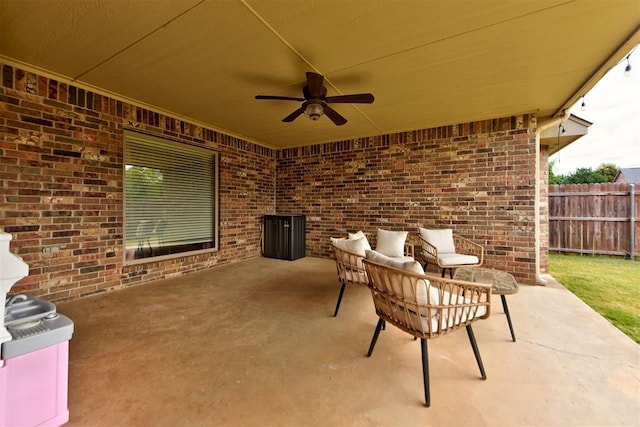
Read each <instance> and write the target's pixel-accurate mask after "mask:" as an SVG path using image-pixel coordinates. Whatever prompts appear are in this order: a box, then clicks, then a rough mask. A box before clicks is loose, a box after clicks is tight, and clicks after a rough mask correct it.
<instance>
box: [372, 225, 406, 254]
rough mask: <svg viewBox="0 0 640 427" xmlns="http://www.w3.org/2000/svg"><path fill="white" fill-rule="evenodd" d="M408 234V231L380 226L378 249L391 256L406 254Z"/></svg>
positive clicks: (377, 241)
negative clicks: (392, 229)
mask: <svg viewBox="0 0 640 427" xmlns="http://www.w3.org/2000/svg"><path fill="white" fill-rule="evenodd" d="M408 234H409V232H408V231H387V230H383V229H382V228H378V239H377V240H376V251H377V252H380V253H381V254H383V255H386V256H390V257H401V256H404V242H405V241H406V240H407V235H408Z"/></svg>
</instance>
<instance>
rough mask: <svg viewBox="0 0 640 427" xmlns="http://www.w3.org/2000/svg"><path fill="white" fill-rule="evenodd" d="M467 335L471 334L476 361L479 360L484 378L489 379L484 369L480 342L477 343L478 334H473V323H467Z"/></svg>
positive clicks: (470, 339)
mask: <svg viewBox="0 0 640 427" xmlns="http://www.w3.org/2000/svg"><path fill="white" fill-rule="evenodd" d="M467 335H469V342H471V348H473V354H474V355H475V356H476V362H478V368H480V374H481V375H482V379H483V380H486V379H487V374H486V373H485V371H484V365H483V364H482V358H481V357H480V351H479V350H478V344H477V343H476V336H475V335H474V334H473V329H471V325H467Z"/></svg>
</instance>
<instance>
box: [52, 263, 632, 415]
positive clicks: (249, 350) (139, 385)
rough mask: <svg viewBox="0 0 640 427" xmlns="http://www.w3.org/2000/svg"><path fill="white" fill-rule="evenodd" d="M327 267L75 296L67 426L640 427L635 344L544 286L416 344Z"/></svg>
mask: <svg viewBox="0 0 640 427" xmlns="http://www.w3.org/2000/svg"><path fill="white" fill-rule="evenodd" d="M338 291H339V285H338V282H337V280H336V272H335V263H334V262H333V261H331V260H327V259H318V258H310V257H307V258H302V259H299V260H296V261H282V260H275V259H269V258H255V259H252V260H249V261H245V262H241V263H237V264H233V265H229V266H225V267H222V268H218V269H215V270H212V271H202V272H198V273H195V274H191V275H186V276H182V277H177V278H172V279H167V280H162V281H158V282H156V283H154V284H151V285H146V286H140V287H135V288H130V289H127V290H122V291H118V292H112V293H110V294H107V295H100V296H95V297H91V298H88V299H84V300H78V301H71V302H62V303H58V304H57V306H58V311H59V312H60V313H63V314H65V315H67V316H68V317H70V318H71V319H72V320H73V321H74V323H75V332H74V335H73V338H72V340H71V342H70V356H69V411H70V421H69V424H68V425H69V426H305V427H306V426H418V425H419V426H425V425H429V426H570V425H571V426H622V425H636V426H637V425H640V346H638V345H637V344H636V343H635V342H633V341H632V340H631V339H630V338H628V337H627V336H625V335H624V334H623V333H622V332H620V331H619V330H618V329H616V328H615V327H613V326H612V325H611V324H609V323H608V322H607V321H606V320H605V319H604V318H602V317H601V316H600V315H598V314H597V313H595V312H594V311H593V310H591V308H589V307H588V306H587V305H585V304H584V303H583V302H582V301H580V300H579V299H577V298H576V297H575V296H574V295H573V294H571V293H570V292H568V291H567V290H566V289H564V288H563V287H561V286H559V285H557V284H555V285H554V284H550V285H549V286H546V287H539V286H536V287H534V286H522V287H521V290H520V292H519V293H518V294H516V295H512V296H509V297H507V300H508V302H509V309H510V312H511V316H512V319H513V323H514V328H515V332H516V337H517V342H515V343H514V342H512V341H511V337H510V335H509V329H508V326H507V322H506V319H505V316H504V314H503V311H502V306H501V304H500V302H499V297H497V296H494V297H493V298H492V303H493V304H492V314H491V317H490V318H489V319H486V320H481V321H478V322H476V323H474V326H473V328H474V331H475V335H476V338H477V341H478V346H479V348H480V352H481V355H482V358H483V362H484V365H485V369H486V371H487V380H486V381H482V380H481V379H480V377H479V375H480V374H479V372H478V367H477V365H476V363H475V360H474V357H473V352H472V350H471V346H470V345H469V341H468V338H467V334H466V333H465V332H464V331H463V330H461V331H460V332H457V333H454V334H451V335H448V336H444V337H442V338H439V339H436V340H432V341H429V363H430V370H431V407H430V408H426V407H425V406H424V400H423V399H424V395H423V390H422V365H421V360H420V345H419V341H413V339H412V337H410V336H409V335H408V334H406V333H404V332H401V331H400V330H399V329H397V328H395V327H393V326H390V327H388V328H387V329H386V330H385V331H382V333H381V334H380V338H379V339H378V343H377V345H376V348H375V351H374V353H373V355H372V357H371V358H367V357H365V354H366V351H367V349H368V346H369V342H370V340H371V336H372V334H373V331H374V328H375V325H376V322H377V317H376V315H375V312H374V309H373V302H372V300H371V296H370V293H369V291H368V290H367V289H366V288H353V287H352V288H348V289H347V291H346V292H345V296H344V298H343V301H342V306H341V308H340V313H339V314H338V317H336V318H334V317H332V314H333V309H334V306H335V302H336V298H337V295H338Z"/></svg>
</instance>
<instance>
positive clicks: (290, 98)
mask: <svg viewBox="0 0 640 427" xmlns="http://www.w3.org/2000/svg"><path fill="white" fill-rule="evenodd" d="M256 99H276V100H280V101H300V102H302V101H304V98H294V97H292V96H274V95H256Z"/></svg>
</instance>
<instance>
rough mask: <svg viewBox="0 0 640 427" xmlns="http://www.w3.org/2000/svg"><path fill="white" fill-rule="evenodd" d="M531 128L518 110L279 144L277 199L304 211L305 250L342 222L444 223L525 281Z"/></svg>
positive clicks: (531, 245) (528, 273)
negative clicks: (308, 142)
mask: <svg viewBox="0 0 640 427" xmlns="http://www.w3.org/2000/svg"><path fill="white" fill-rule="evenodd" d="M535 128H536V118H535V116H532V115H524V116H517V117H507V118H501V119H494V120H487V121H482V122H474V123H464V124H458V125H452V126H443V127H438V128H432V129H424V130H420V131H413V132H404V133H398V134H392V135H382V136H377V137H372V138H362V139H356V140H348V141H339V142H332V143H326V144H320V145H314V146H308V147H299V148H292V149H286V150H281V151H279V153H278V163H277V167H276V171H277V172H276V174H277V190H276V206H277V209H278V212H282V213H301V214H305V215H306V216H307V255H310V256H322V257H328V256H330V248H329V243H328V241H329V237H331V236H344V235H346V233H347V232H354V231H357V230H363V231H364V232H365V233H367V235H368V236H369V237H370V240H371V241H372V244H374V243H375V235H376V230H377V228H378V227H380V228H385V229H390V230H408V231H410V235H414V236H415V235H416V233H417V228H418V227H419V226H423V227H427V228H429V227H439V228H443V227H452V228H454V229H455V230H456V231H457V232H459V233H460V234H461V235H463V236H465V237H468V238H471V239H473V240H475V241H477V242H478V243H480V244H482V245H484V246H485V248H486V251H487V252H486V265H487V266H489V267H496V268H500V269H505V270H508V271H510V272H512V273H513V274H514V275H515V276H516V278H517V279H518V280H519V282H521V283H526V284H533V283H535V277H536V271H535V256H536V254H535V180H536V163H535V156H536V150H535V144H536V138H535Z"/></svg>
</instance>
